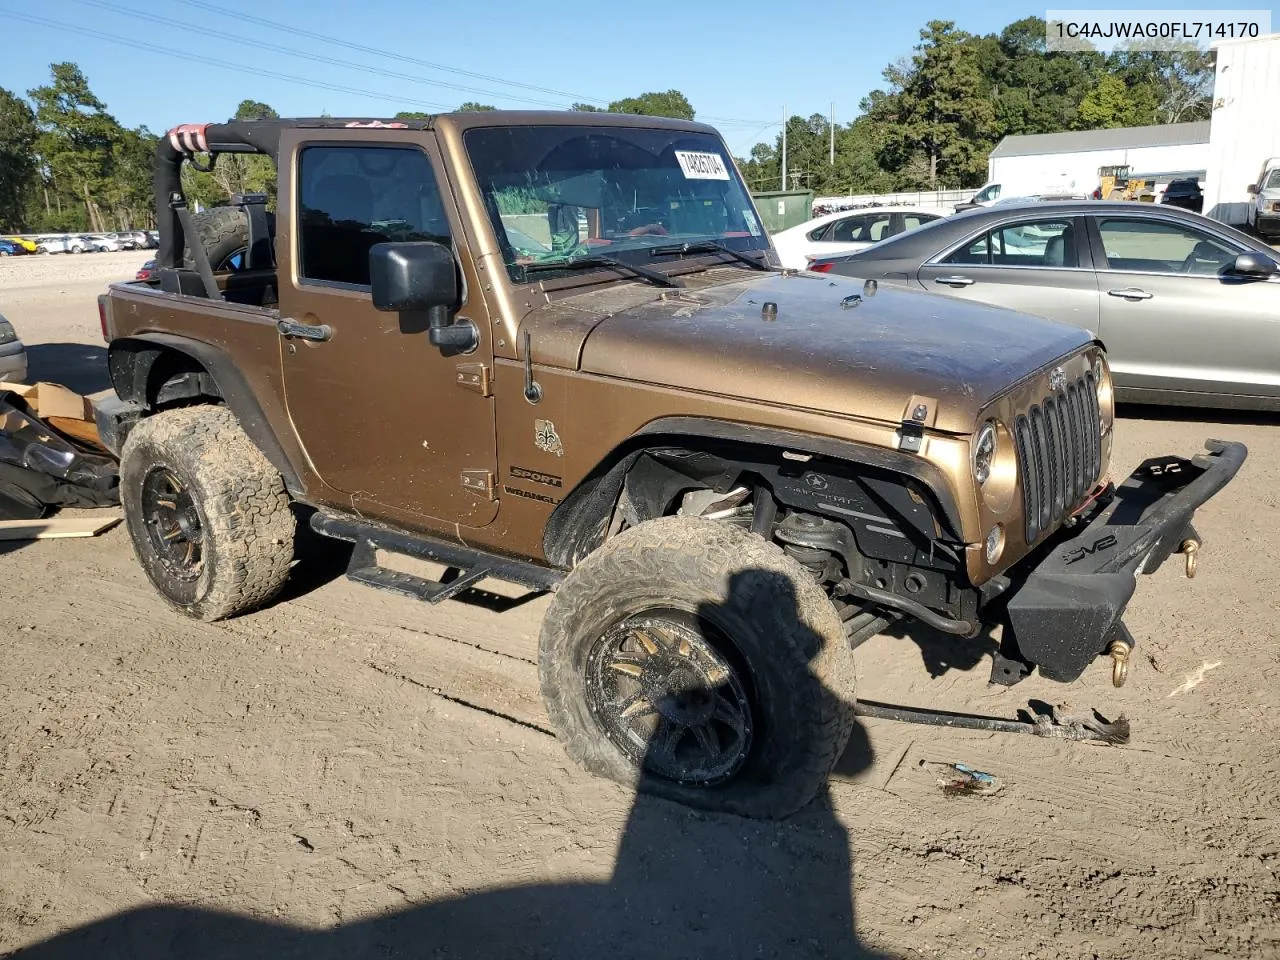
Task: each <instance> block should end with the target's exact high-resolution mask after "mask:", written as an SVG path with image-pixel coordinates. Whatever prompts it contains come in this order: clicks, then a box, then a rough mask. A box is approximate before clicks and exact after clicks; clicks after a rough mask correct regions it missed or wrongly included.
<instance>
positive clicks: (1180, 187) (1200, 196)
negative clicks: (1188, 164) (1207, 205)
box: [1160, 177, 1204, 213]
mask: <svg viewBox="0 0 1280 960" xmlns="http://www.w3.org/2000/svg"><path fill="white" fill-rule="evenodd" d="M1160 202H1161V203H1167V204H1169V205H1171V206H1174V207H1182V209H1183V210H1191V211H1193V212H1195V213H1199V212H1200V211H1201V209H1202V208H1203V207H1204V191H1203V190H1201V189H1200V181H1199V180H1196V179H1194V178H1193V177H1188V178H1186V179H1184V180H1174V181H1172V182H1171V183H1170V184H1169V186H1168V187H1166V188H1165V191H1164V196H1163V197H1162V198H1161V199H1160Z"/></svg>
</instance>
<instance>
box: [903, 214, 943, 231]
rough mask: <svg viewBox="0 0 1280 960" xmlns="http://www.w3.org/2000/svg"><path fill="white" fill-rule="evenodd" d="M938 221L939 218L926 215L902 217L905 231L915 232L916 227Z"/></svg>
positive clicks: (904, 215)
mask: <svg viewBox="0 0 1280 960" xmlns="http://www.w3.org/2000/svg"><path fill="white" fill-rule="evenodd" d="M937 219H938V218H937V217H931V216H929V215H928V214H925V213H904V214H903V215H902V229H903V230H904V231H906V230H914V229H915V228H916V227H919V226H923V225H924V224H926V223H931V222H932V221H934V220H937Z"/></svg>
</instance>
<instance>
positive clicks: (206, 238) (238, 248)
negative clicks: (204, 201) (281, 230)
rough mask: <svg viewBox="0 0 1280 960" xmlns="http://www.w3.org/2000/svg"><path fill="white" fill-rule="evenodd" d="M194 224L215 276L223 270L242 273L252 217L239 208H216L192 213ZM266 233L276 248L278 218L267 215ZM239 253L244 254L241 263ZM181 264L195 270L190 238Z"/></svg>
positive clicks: (273, 215)
mask: <svg viewBox="0 0 1280 960" xmlns="http://www.w3.org/2000/svg"><path fill="white" fill-rule="evenodd" d="M191 220H192V223H193V225H194V226H195V228H196V233H197V234H198V235H199V237H200V243H201V245H202V246H203V247H204V252H205V256H207V257H208V258H209V266H211V267H212V268H213V271H214V272H215V273H219V272H221V271H224V270H243V269H244V266H243V255H244V253H245V252H246V251H247V250H248V249H249V215H248V214H247V213H245V212H244V210H242V209H241V208H240V207H214V208H213V209H212V210H203V211H201V212H200V213H196V214H193V215H192V217H191ZM267 232H268V233H269V234H270V236H271V243H272V246H273V248H274V245H275V239H276V216H275V214H274V213H268V214H267ZM236 254H240V255H241V263H240V264H239V265H237V264H235V263H234V262H233V261H234V258H235V256H236ZM182 262H183V263H184V264H185V265H186V266H187V267H188V268H190V269H195V266H196V261H195V257H194V256H192V253H191V238H190V237H188V238H187V243H186V248H185V249H184V250H183V251H182Z"/></svg>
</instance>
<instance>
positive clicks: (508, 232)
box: [98, 112, 1245, 817]
mask: <svg viewBox="0 0 1280 960" xmlns="http://www.w3.org/2000/svg"><path fill="white" fill-rule="evenodd" d="M234 153H259V154H265V155H267V156H270V157H272V158H274V160H275V161H276V164H277V168H278V170H279V186H278V194H277V196H276V198H275V212H274V215H273V214H271V213H269V212H268V210H267V202H266V201H267V198H266V197H265V196H262V195H257V196H240V197H236V198H234V199H233V205H231V206H227V207H223V208H216V209H212V210H209V211H207V212H204V213H199V214H194V215H193V214H192V213H190V212H189V211H188V209H187V206H186V202H185V200H184V198H183V194H182V191H181V179H180V172H181V167H182V163H183V162H184V161H190V162H192V163H193V164H211V163H214V162H216V160H217V158H218V157H219V156H222V155H224V154H234ZM155 183H156V187H155V189H156V206H157V215H158V218H159V224H160V234H161V243H160V250H159V253H158V261H159V269H158V274H157V276H156V278H155V279H154V280H149V281H135V282H129V283H120V284H115V285H113V286H112V287H111V290H110V292H109V293H108V294H105V295H104V296H103V297H102V298H101V301H100V306H101V311H102V318H103V332H104V335H105V336H106V338H107V339H108V341H109V342H110V350H109V354H108V356H109V366H110V373H111V379H112V383H113V384H114V387H115V391H116V394H117V396H118V399H116V400H111V401H109V402H106V403H103V404H101V405H100V406H99V408H98V421H99V427H100V430H101V433H102V435H103V437H104V438H106V440H107V443H108V445H109V446H111V448H112V449H113V450H114V451H116V452H117V453H118V454H119V456H120V458H121V484H122V496H123V502H124V506H125V511H126V516H127V522H128V528H129V532H130V534H131V536H132V539H133V543H134V546H135V548H136V550H137V554H138V557H139V559H140V560H141V562H142V565H143V566H144V568H145V569H146V571H147V574H148V576H149V577H150V578H151V581H152V582H153V583H154V584H155V586H156V588H157V589H158V590H159V592H160V593H161V594H162V595H163V596H164V597H165V598H166V599H167V600H168V601H169V602H170V603H171V604H172V605H173V606H174V607H176V608H177V609H178V610H180V611H182V612H183V613H186V614H188V615H190V616H192V617H198V618H201V619H204V620H216V619H218V618H221V617H228V616H231V615H233V614H237V613H240V612H242V611H245V610H248V609H250V608H253V607H255V606H258V605H261V604H263V603H266V602H267V601H269V600H270V599H271V598H272V597H273V596H274V595H275V594H276V592H277V591H278V590H279V589H280V588H281V586H282V584H283V583H284V581H285V579H286V577H287V576H288V572H289V569H290V563H291V560H292V556H293V544H294V535H295V516H296V515H303V516H307V517H309V520H308V522H309V524H310V526H311V527H312V528H313V529H314V530H315V531H317V532H319V533H320V534H323V535H325V536H328V537H334V538H338V539H340V540H345V541H349V542H351V543H353V544H354V547H353V549H352V559H351V565H350V569H349V575H350V576H351V577H352V578H353V579H355V580H359V581H362V582H364V583H368V584H371V585H374V586H379V587H385V588H389V589H392V590H397V591H400V592H402V593H406V594H409V595H411V596H414V597H418V598H421V599H423V600H427V601H429V602H439V601H441V600H444V599H446V598H450V597H458V596H459V595H461V594H462V593H463V592H464V591H466V590H467V589H468V588H469V587H472V586H474V585H475V584H477V583H478V582H479V581H480V580H482V579H484V578H488V577H492V578H497V579H502V580H507V581H512V582H515V583H517V584H522V585H525V586H526V587H529V588H531V589H533V590H536V591H543V592H545V591H554V597H553V599H552V601H551V604H550V608H549V611H548V613H547V617H546V620H545V622H544V624H543V627H542V635H541V648H540V674H541V682H542V690H543V694H544V696H545V699H546V704H547V709H548V711H549V714H550V717H551V720H552V722H553V724H554V726H555V729H556V731H557V732H558V734H559V736H560V737H561V739H562V741H563V743H564V745H565V747H566V749H567V750H568V752H569V753H570V754H571V755H572V756H573V757H574V758H575V759H576V760H577V761H579V762H580V763H582V764H583V765H584V766H585V767H587V768H588V769H589V770H592V771H594V772H596V773H599V774H603V775H606V776H609V777H613V778H616V779H619V780H623V781H625V782H630V783H638V784H639V785H640V786H641V787H642V788H643V789H646V790H651V791H654V792H657V793H660V794H662V795H664V796H667V797H671V798H674V799H677V800H680V801H682V802H686V803H689V804H693V805H699V806H703V807H710V808H715V809H722V810H729V811H734V812H738V813H742V814H746V815H752V816H769V817H773V816H785V815H786V814H788V813H790V812H792V811H794V810H796V809H798V808H799V807H800V806H801V805H803V804H804V803H805V802H806V801H807V800H809V799H810V798H811V797H812V796H814V794H815V793H816V792H817V791H818V790H819V789H820V787H821V786H822V785H823V783H824V782H825V780H826V778H827V776H828V774H829V772H830V770H831V768H832V766H833V764H834V762H835V761H836V759H837V758H838V757H839V755H840V753H841V751H842V749H843V748H844V746H845V742H846V740H847V738H848V736H849V733H850V730H851V726H852V723H853V716H854V710H855V701H854V689H853V681H854V672H853V665H852V651H853V649H854V648H855V647H857V646H858V645H859V644H860V643H862V642H863V641H865V640H867V639H868V638H869V637H872V636H874V635H876V634H877V633H879V632H881V631H882V630H883V629H884V628H885V627H886V626H887V624H888V621H889V620H890V619H897V618H901V619H903V620H904V621H905V622H904V627H906V628H907V629H909V630H914V629H919V625H924V626H925V627H927V628H931V629H932V630H933V631H941V632H942V633H943V634H949V635H953V636H955V637H973V636H976V635H978V634H979V633H981V632H983V631H987V630H990V629H992V628H994V627H999V628H1001V629H1000V630H999V641H998V644H997V643H996V642H995V641H993V642H992V650H993V659H994V665H993V670H992V677H993V680H994V681H996V682H1001V683H1006V684H1007V683H1013V682H1016V681H1017V680H1019V679H1021V678H1022V677H1024V676H1026V675H1027V674H1028V673H1029V672H1030V671H1031V670H1032V669H1034V668H1037V667H1038V668H1039V670H1040V672H1041V674H1042V675H1044V676H1046V677H1049V678H1051V679H1053V680H1058V681H1064V682H1065V681H1072V680H1075V679H1076V678H1077V677H1079V676H1080V675H1081V674H1082V672H1083V671H1084V669H1085V668H1086V667H1087V666H1088V665H1089V664H1090V662H1091V661H1093V660H1094V659H1095V658H1097V657H1099V656H1111V657H1112V658H1113V659H1114V667H1115V670H1114V678H1115V681H1116V682H1117V683H1120V682H1123V679H1124V671H1125V666H1126V662H1127V658H1128V656H1129V653H1130V650H1131V648H1132V645H1133V639H1132V637H1131V636H1130V634H1129V633H1128V631H1127V630H1126V629H1125V627H1124V625H1123V623H1122V622H1121V620H1120V617H1121V614H1122V613H1123V611H1124V608H1125V606H1126V604H1127V603H1128V601H1129V599H1130V597H1131V596H1132V594H1133V591H1134V587H1135V579H1136V574H1138V573H1147V574H1150V573H1153V572H1154V571H1155V570H1156V569H1157V568H1159V567H1160V565H1161V564H1162V563H1163V562H1164V561H1165V560H1166V559H1167V558H1169V557H1170V556H1171V555H1172V554H1174V553H1178V552H1181V553H1185V554H1186V558H1185V559H1186V562H1187V567H1188V570H1187V572H1188V573H1189V574H1190V573H1192V572H1194V566H1193V564H1194V559H1195V550H1196V549H1197V547H1198V546H1199V539H1198V537H1197V535H1196V533H1195V531H1194V530H1193V528H1192V526H1191V519H1192V515H1193V513H1194V511H1195V509H1196V507H1198V506H1199V505H1200V504H1201V503H1204V502H1205V501H1206V500H1208V499H1209V498H1210V497H1212V496H1213V495H1214V494H1215V493H1216V492H1217V491H1218V490H1220V489H1221V488H1222V487H1223V486H1224V485H1225V484H1226V483H1227V482H1229V480H1230V479H1231V478H1232V476H1234V474H1235V473H1236V471H1237V470H1238V469H1239V467H1240V464H1241V463H1242V462H1243V460H1244V457H1245V449H1244V447H1243V446H1241V445H1240V444H1237V443H1224V442H1218V441H1212V440H1211V441H1208V442H1207V443H1206V447H1207V453H1205V454H1201V455H1199V456H1197V457H1195V458H1194V459H1190V460H1187V459H1181V458H1177V457H1163V458H1159V459H1158V460H1153V461H1148V462H1147V463H1145V464H1143V465H1142V467H1141V468H1140V469H1139V470H1138V471H1137V472H1136V473H1135V474H1134V475H1133V476H1131V477H1130V478H1129V479H1128V480H1126V481H1125V482H1124V483H1122V484H1121V485H1120V486H1119V487H1118V488H1117V487H1115V486H1113V485H1112V484H1110V483H1108V480H1107V469H1108V458H1109V454H1110V450H1111V442H1112V429H1113V417H1114V413H1113V402H1112V390H1111V378H1110V375H1109V373H1108V367H1107V362H1106V358H1105V354H1104V351H1103V347H1102V345H1101V344H1099V343H1097V342H1096V341H1092V340H1090V339H1089V337H1088V336H1087V335H1086V334H1084V333H1082V332H1080V331H1078V330H1076V329H1073V328H1068V327H1065V326H1059V325H1056V324H1052V323H1049V322H1045V321H1040V320H1036V319H1032V318H1030V317H1025V316H1021V315H1017V314H1013V313H1010V312H1007V311H1003V310H997V309H994V308H988V307H984V306H981V305H977V304H971V303H965V302H961V301H957V300H953V299H943V298H940V297H935V296H931V295H928V294H923V293H914V292H909V291H907V290H905V289H901V288H898V287H895V286H893V285H889V284H883V283H882V284H880V285H879V286H878V287H877V284H875V283H874V282H868V283H865V284H863V283H855V282H852V281H848V280H843V279H832V278H830V277H827V276H824V275H819V274H814V273H804V272H796V271H788V270H782V269H780V268H779V267H778V265H777V260H776V257H775V255H774V253H773V250H772V247H771V245H770V241H769V237H768V235H767V234H766V233H765V231H764V229H763V228H762V226H761V221H760V218H759V216H758V214H757V212H756V210H755V208H754V207H753V206H752V201H751V197H750V195H749V193H748V192H747V189H746V188H745V186H744V184H743V182H742V179H741V177H740V175H739V173H738V171H737V170H736V168H735V166H734V164H733V161H732V159H731V157H730V154H729V152H728V150H727V149H726V147H725V144H724V142H723V141H722V140H721V138H720V137H719V135H718V134H717V133H716V132H715V131H714V130H713V129H711V128H710V127H707V126H703V125H700V124H696V123H686V122H680V121H672V120H660V119H653V118H648V117H634V116H627V117H624V116H614V115H602V114H590V113H503V112H496V113H479V114H452V115H444V116H440V117H437V118H435V119H432V120H429V121H408V122H394V121H393V122H387V121H373V120H336V119H331V118H324V119H315V120H272V121H262V122H256V121H255V122H231V123H226V124H209V125H189V126H181V127H177V128H175V129H174V130H172V131H170V132H169V133H168V134H167V136H165V137H164V138H162V139H161V143H160V147H159V150H158V153H157V156H156V166H155ZM295 504H297V505H301V506H302V507H305V508H306V509H305V510H297V511H295V509H294V505H295ZM379 551H384V552H391V553H396V554H401V555H409V556H413V557H418V558H424V559H429V560H432V561H434V562H436V563H437V564H443V565H444V566H446V567H447V568H448V572H447V573H446V574H445V575H444V576H443V577H441V578H440V579H439V580H428V579H425V578H422V577H413V576H407V575H404V574H402V573H396V572H393V571H391V570H389V569H387V568H386V567H384V566H381V565H379V563H378V559H377V557H378V552H379Z"/></svg>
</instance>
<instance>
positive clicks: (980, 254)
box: [942, 233, 991, 264]
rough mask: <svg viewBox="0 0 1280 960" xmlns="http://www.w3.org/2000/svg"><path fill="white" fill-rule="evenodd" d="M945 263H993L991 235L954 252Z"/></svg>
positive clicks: (984, 235) (985, 235) (981, 237)
mask: <svg viewBox="0 0 1280 960" xmlns="http://www.w3.org/2000/svg"><path fill="white" fill-rule="evenodd" d="M942 262H943V263H956V264H974V263H990V262H991V234H989V233H986V234H983V235H982V236H980V237H978V239H976V240H974V241H973V242H972V243H969V244H966V245H965V246H963V247H961V248H960V249H958V250H953V251H952V252H951V255H950V256H948V257H947V258H946V259H944V260H943V261H942Z"/></svg>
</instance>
